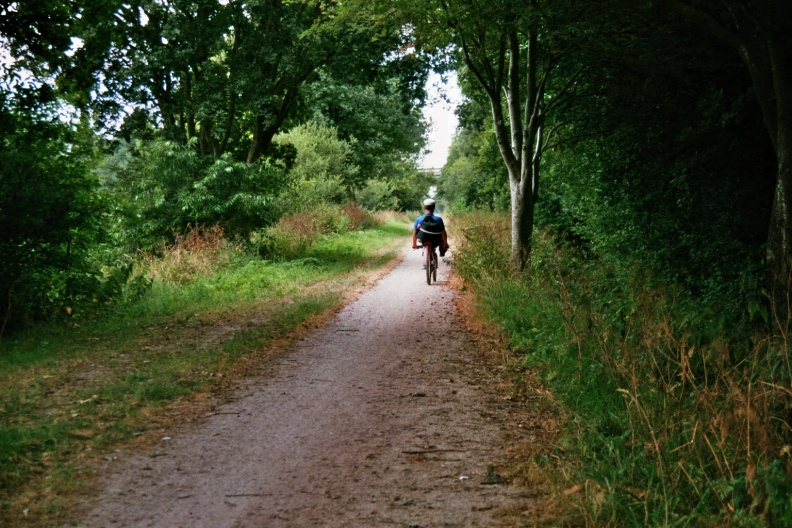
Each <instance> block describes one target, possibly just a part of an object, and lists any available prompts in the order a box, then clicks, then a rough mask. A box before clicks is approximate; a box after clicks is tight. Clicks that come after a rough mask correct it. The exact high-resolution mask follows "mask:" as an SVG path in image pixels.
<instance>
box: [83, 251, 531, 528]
mask: <svg viewBox="0 0 792 528" xmlns="http://www.w3.org/2000/svg"><path fill="white" fill-rule="evenodd" d="M418 253H419V252H417V251H413V252H411V253H409V254H408V255H407V256H406V258H405V260H404V261H402V262H401V264H399V265H398V266H397V267H396V268H395V269H394V270H393V272H391V273H390V274H388V275H387V276H386V277H384V278H383V279H381V280H380V281H379V282H378V283H377V284H376V286H375V287H374V288H372V289H371V290H369V291H368V292H366V293H365V294H363V295H361V296H360V297H359V298H358V299H357V300H356V301H355V302H353V303H352V304H350V305H348V306H347V307H346V308H345V309H343V310H342V311H341V312H340V313H339V314H338V315H337V317H335V318H334V319H333V320H331V321H330V322H329V323H328V324H327V325H325V326H324V327H323V328H321V329H319V330H317V331H315V332H313V333H311V334H309V335H308V336H307V337H305V338H303V339H301V340H300V341H299V342H298V343H297V344H296V345H295V347H294V348H293V350H291V351H289V352H288V353H285V354H282V355H280V356H279V357H278V359H276V360H274V361H273V362H272V363H271V364H269V365H267V366H266V367H265V368H263V369H262V372H261V373H260V375H258V376H256V377H254V378H251V379H248V380H245V381H244V382H242V383H240V385H239V387H238V390H237V392H236V393H235V396H234V398H233V399H232V401H231V402H229V403H226V404H224V405H223V406H221V407H219V408H218V409H217V410H216V413H215V414H214V415H212V416H210V417H208V418H207V419H205V420H203V421H201V422H200V423H198V424H192V425H189V426H186V427H184V428H182V429H180V430H178V431H174V432H173V433H172V434H170V437H169V439H163V440H162V442H161V444H160V445H159V446H158V447H157V448H156V449H155V450H153V451H151V452H147V453H142V454H139V455H135V456H129V457H127V458H125V459H122V460H120V461H117V462H115V466H114V467H117V468H122V469H119V470H118V471H117V472H116V473H115V474H113V475H110V476H108V477H107V480H106V488H105V491H104V494H103V496H101V497H99V498H98V499H97V506H96V507H95V508H94V509H93V510H92V511H91V512H90V513H89V514H88V515H87V516H86V517H85V518H84V519H83V520H82V521H81V525H82V526H86V527H88V526H91V527H94V526H162V527H198V526H204V527H212V528H215V527H225V526H228V527H286V526H293V527H304V526H339V527H341V526H344V527H357V526H361V527H367V526H372V527H380V526H404V527H435V526H498V525H499V523H502V522H503V514H504V512H505V511H507V510H508V511H511V512H520V511H522V509H524V508H525V507H526V505H527V501H528V499H526V498H525V497H524V496H523V495H522V492H521V490H519V489H517V488H515V487H512V486H511V485H509V484H503V483H500V482H498V480H497V479H495V478H494V477H493V475H492V474H491V472H489V474H488V468H489V467H490V465H491V464H493V463H494V462H495V461H497V459H498V456H499V445H500V443H501V441H502V436H501V429H500V426H499V425H498V422H497V420H493V419H491V417H489V414H488V410H487V407H486V405H485V401H486V399H487V396H486V395H485V394H484V393H483V392H482V390H481V388H480V387H479V386H478V385H477V382H476V381H475V380H476V378H475V376H474V375H472V372H473V371H475V369H476V368H478V367H477V366H476V365H477V363H476V359H475V358H476V355H477V352H476V349H475V346H474V345H473V344H472V343H470V342H469V341H468V339H467V337H466V336H465V334H464V333H463V332H462V331H461V330H460V329H459V328H458V327H459V321H458V319H457V317H456V315H455V313H454V308H453V304H452V300H453V295H454V294H453V292H452V291H451V290H450V289H449V288H448V287H446V285H445V284H446V282H445V281H446V280H447V276H446V273H447V271H448V268H447V267H445V266H442V267H441V268H440V274H439V276H438V279H440V281H439V283H438V284H437V285H432V286H427V285H426V283H425V281H423V280H422V276H421V269H420V255H419V254H418ZM421 328H428V329H431V330H432V332H433V334H434V336H433V337H430V336H428V335H427V334H426V333H425V332H424V331H422V330H420V329H421ZM166 438H168V437H166Z"/></svg>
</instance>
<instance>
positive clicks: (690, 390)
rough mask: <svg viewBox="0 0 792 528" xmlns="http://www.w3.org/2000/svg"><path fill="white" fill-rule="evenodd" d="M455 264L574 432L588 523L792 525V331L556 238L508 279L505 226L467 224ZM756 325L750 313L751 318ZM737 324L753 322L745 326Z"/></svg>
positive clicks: (570, 482) (504, 222)
mask: <svg viewBox="0 0 792 528" xmlns="http://www.w3.org/2000/svg"><path fill="white" fill-rule="evenodd" d="M455 224H456V225H460V224H462V225H461V226H460V227H461V232H462V233H463V237H462V238H463V243H462V247H461V248H459V249H458V250H457V252H456V255H457V257H456V260H457V267H458V269H459V270H460V272H461V273H462V274H463V276H464V277H465V279H466V280H467V282H468V284H470V285H471V286H472V287H473V288H475V290H476V293H477V295H478V296H479V298H480V300H481V303H482V305H483V311H484V312H485V313H487V314H489V316H490V317H491V318H492V319H493V320H494V321H496V322H497V323H498V324H499V325H500V326H501V327H502V328H504V330H505V331H506V332H508V334H509V335H510V337H511V342H512V346H513V347H514V348H515V350H517V351H518V352H519V353H521V354H522V355H523V358H524V361H525V364H526V365H528V366H531V367H532V368H534V369H536V370H538V371H539V372H541V374H542V375H543V377H544V379H545V381H546V382H547V384H548V386H550V387H552V388H553V390H554V393H555V394H556V396H557V397H558V398H559V399H560V400H562V401H563V402H564V403H565V404H566V405H567V406H568V408H569V410H570V413H571V415H572V416H575V417H576V419H575V422H574V423H570V424H569V425H568V427H567V435H566V439H565V441H564V445H565V446H569V447H571V449H572V452H573V453H574V455H575V457H577V458H578V459H579V461H580V466H579V467H578V469H576V470H575V471H574V472H573V473H571V476H570V477H569V478H568V479H567V480H565V481H564V482H563V484H562V485H563V486H565V487H567V489H575V490H577V491H576V493H575V497H573V498H575V499H576V502H574V503H575V504H577V507H578V509H579V516H580V522H581V523H583V524H585V525H588V526H746V527H753V526H757V527H760V526H761V527H764V526H767V527H770V526H773V527H775V526H792V389H791V387H790V380H792V369H790V361H789V348H788V328H787V327H786V326H785V325H775V326H774V327H772V328H770V327H761V326H757V325H756V324H755V322H752V321H751V320H750V318H749V317H747V316H745V317H743V316H742V314H743V312H747V310H746V307H745V306H744V304H743V303H742V302H741V300H740V299H733V300H727V301H725V302H724V301H723V300H721V301H722V302H721V303H720V304H718V305H717V306H716V305H710V304H707V303H704V302H703V301H701V300H700V299H697V298H695V297H694V296H692V295H691V294H690V293H689V292H688V291H687V290H686V289H685V288H684V287H682V286H681V285H675V284H671V285H658V284H654V283H653V282H652V280H651V277H648V276H647V274H646V273H645V272H643V271H642V270H636V269H634V268H631V267H630V266H624V267H622V268H619V267H618V266H616V265H615V264H614V263H608V262H607V261H605V260H603V259H596V258H595V257H593V256H591V255H585V254H583V253H580V252H579V251H576V250H575V249H574V248H570V247H568V246H566V245H565V244H563V243H558V241H557V240H553V239H552V238H551V237H550V236H548V235H546V234H542V233H539V234H537V235H536V236H535V238H534V243H535V245H534V251H533V258H532V263H531V266H530V268H529V271H528V272H527V273H526V274H522V275H519V274H514V273H512V272H511V271H510V269H509V267H508V229H507V228H508V219H507V218H505V217H503V216H493V215H481V214H477V215H457V216H455ZM746 315H747V314H746ZM740 321H743V322H742V323H741V322H740Z"/></svg>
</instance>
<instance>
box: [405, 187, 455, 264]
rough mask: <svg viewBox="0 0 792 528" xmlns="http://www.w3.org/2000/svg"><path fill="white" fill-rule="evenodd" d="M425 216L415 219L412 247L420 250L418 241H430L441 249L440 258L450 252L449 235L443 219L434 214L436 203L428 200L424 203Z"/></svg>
mask: <svg viewBox="0 0 792 528" xmlns="http://www.w3.org/2000/svg"><path fill="white" fill-rule="evenodd" d="M423 207H424V214H422V215H421V216H419V217H418V218H416V219H415V224H414V225H413V236H412V247H413V249H418V240H420V241H421V242H424V241H429V242H431V243H432V246H434V247H439V248H440V256H441V257H442V256H444V255H445V253H446V250H448V247H449V246H448V235H447V234H446V230H445V224H443V219H442V218H440V217H439V216H437V215H435V214H434V210H435V201H434V200H432V199H431V198H427V199H426V200H424V202H423Z"/></svg>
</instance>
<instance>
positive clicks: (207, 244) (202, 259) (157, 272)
mask: <svg viewBox="0 0 792 528" xmlns="http://www.w3.org/2000/svg"><path fill="white" fill-rule="evenodd" d="M174 238H175V241H174V242H173V244H170V245H165V246H163V247H162V248H161V249H160V250H159V251H157V252H155V253H145V254H143V255H142V259H141V262H140V264H139V265H138V268H139V270H138V271H139V273H136V275H138V274H142V275H144V276H145V277H146V278H148V279H149V280H152V281H159V282H173V283H184V282H188V281H190V280H192V279H193V278H195V277H197V276H202V275H209V274H211V273H212V272H213V271H216V270H217V268H218V267H220V266H223V265H225V264H227V263H228V262H229V261H230V260H231V259H232V258H233V256H234V255H235V254H237V253H238V252H239V251H240V249H239V248H237V247H235V246H233V245H232V244H231V243H230V242H229V241H228V240H226V238H225V234H224V233H223V228H222V227H220V226H219V225H214V226H211V227H205V226H201V225H196V226H190V227H189V228H188V229H187V231H186V232H185V233H183V234H176V235H175V237H174Z"/></svg>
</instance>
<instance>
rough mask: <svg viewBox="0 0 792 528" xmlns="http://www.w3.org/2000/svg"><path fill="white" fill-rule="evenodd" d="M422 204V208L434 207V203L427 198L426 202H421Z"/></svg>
mask: <svg viewBox="0 0 792 528" xmlns="http://www.w3.org/2000/svg"><path fill="white" fill-rule="evenodd" d="M423 204H424V207H427V206H431V205H434V204H435V201H434V200H432V199H431V198H427V199H426V200H424V201H423Z"/></svg>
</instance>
